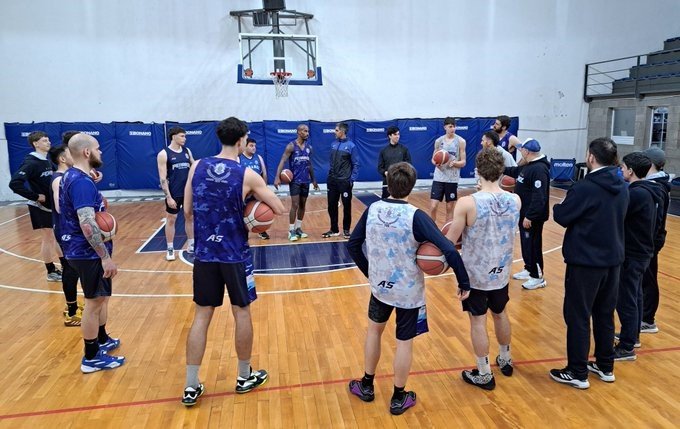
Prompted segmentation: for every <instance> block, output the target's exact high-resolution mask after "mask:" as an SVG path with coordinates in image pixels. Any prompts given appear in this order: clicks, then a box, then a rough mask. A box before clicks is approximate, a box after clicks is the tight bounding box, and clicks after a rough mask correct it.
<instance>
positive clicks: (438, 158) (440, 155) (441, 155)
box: [432, 149, 450, 165]
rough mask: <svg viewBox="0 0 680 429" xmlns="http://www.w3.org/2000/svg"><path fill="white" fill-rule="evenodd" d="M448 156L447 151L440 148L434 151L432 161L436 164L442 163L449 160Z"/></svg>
mask: <svg viewBox="0 0 680 429" xmlns="http://www.w3.org/2000/svg"><path fill="white" fill-rule="evenodd" d="M449 158H450V156H449V153H448V152H447V151H445V150H443V149H440V150H438V151H437V152H435V154H434V156H433V157H432V161H433V162H434V163H435V164H437V165H443V164H446V163H447V162H449Z"/></svg>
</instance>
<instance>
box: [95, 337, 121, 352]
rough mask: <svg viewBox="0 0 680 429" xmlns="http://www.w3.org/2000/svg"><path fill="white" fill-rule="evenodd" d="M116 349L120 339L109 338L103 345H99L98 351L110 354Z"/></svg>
mask: <svg viewBox="0 0 680 429" xmlns="http://www.w3.org/2000/svg"><path fill="white" fill-rule="evenodd" d="M118 347H120V338H111V337H109V339H108V340H106V342H105V343H103V344H102V343H99V350H103V351H105V352H110V351H111V350H114V349H117V348H118Z"/></svg>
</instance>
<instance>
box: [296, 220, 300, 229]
mask: <svg viewBox="0 0 680 429" xmlns="http://www.w3.org/2000/svg"><path fill="white" fill-rule="evenodd" d="M297 228H302V220H301V219H298V220H296V221H295V229H297Z"/></svg>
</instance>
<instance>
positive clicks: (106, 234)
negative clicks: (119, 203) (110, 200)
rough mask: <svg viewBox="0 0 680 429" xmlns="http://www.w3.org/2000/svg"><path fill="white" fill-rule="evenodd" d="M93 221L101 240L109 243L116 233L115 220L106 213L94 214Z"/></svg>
mask: <svg viewBox="0 0 680 429" xmlns="http://www.w3.org/2000/svg"><path fill="white" fill-rule="evenodd" d="M94 220H95V222H97V226H98V227H99V230H100V231H101V232H102V238H103V239H104V241H111V239H113V237H115V235H116V232H117V231H118V225H117V224H116V218H114V217H113V216H112V215H111V213H108V212H96V213H95V214H94Z"/></svg>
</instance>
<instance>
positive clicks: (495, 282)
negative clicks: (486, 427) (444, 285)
mask: <svg viewBox="0 0 680 429" xmlns="http://www.w3.org/2000/svg"><path fill="white" fill-rule="evenodd" d="M485 135H486V134H485ZM475 165H476V166H477V174H478V175H479V182H480V189H479V192H476V193H474V194H472V195H469V196H466V197H463V198H461V199H460V200H459V201H458V204H456V208H455V209H454V211H453V223H452V225H451V228H450V229H449V233H448V236H447V238H448V239H449V240H451V241H452V242H454V243H456V242H457V241H458V239H459V238H460V236H461V234H462V236H463V250H462V254H463V262H464V263H465V268H466V269H467V272H468V274H469V275H470V288H471V290H470V297H469V298H468V299H466V300H465V301H463V311H467V312H468V314H469V316H470V332H471V335H470V336H471V338H472V348H473V350H474V353H475V357H476V358H477V368H476V369H473V370H471V371H470V370H464V371H463V373H462V376H463V380H464V381H465V382H466V383H469V384H472V385H475V386H478V387H481V388H482V389H485V390H492V389H494V388H495V387H496V381H495V379H494V376H493V373H492V372H491V365H490V363H489V336H488V334H487V331H486V314H487V312H488V310H491V314H492V317H493V323H494V329H495V332H496V339H497V340H498V347H499V349H500V354H499V355H498V356H497V357H496V364H497V365H498V367H499V368H500V370H501V373H502V374H503V375H505V376H508V377H509V376H511V375H512V372H513V366H512V356H511V355H510V319H509V318H508V314H507V312H506V311H505V307H506V305H507V303H508V300H509V296H508V283H509V280H510V266H511V265H512V252H513V246H514V244H515V231H516V230H517V224H518V222H519V211H520V207H521V202H520V199H519V197H518V196H517V195H515V194H511V193H509V192H505V191H504V190H502V189H501V188H500V187H499V186H498V181H499V179H500V177H501V175H502V174H503V168H504V160H503V156H502V154H501V153H500V152H499V151H498V149H497V148H496V147H494V146H490V147H486V148H485V149H483V150H482V151H481V152H479V154H478V155H477V159H476V162H475Z"/></svg>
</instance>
